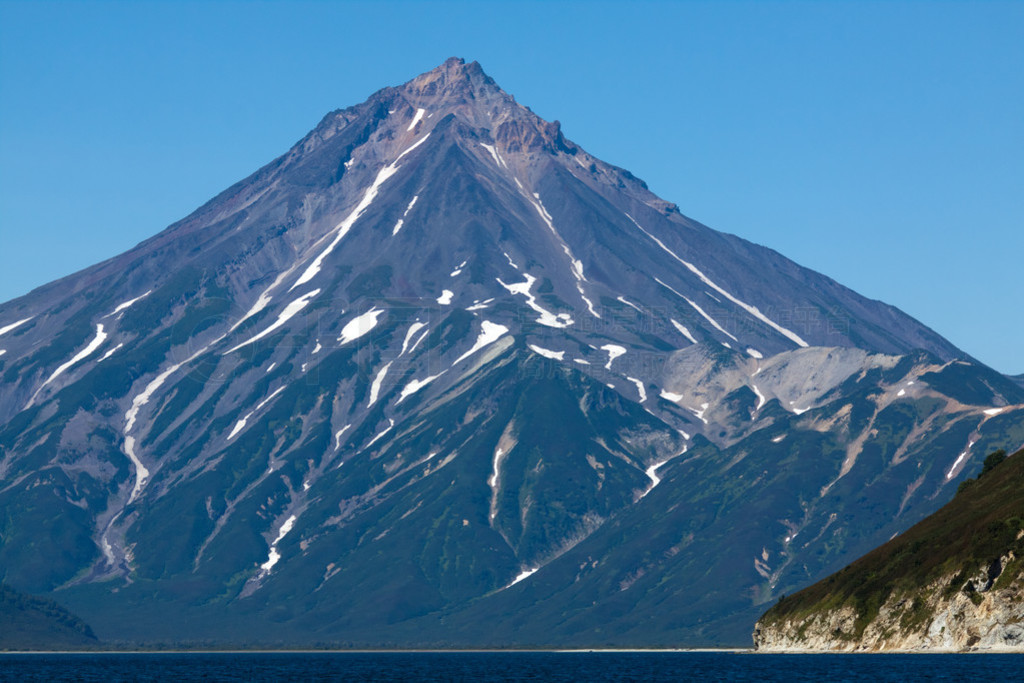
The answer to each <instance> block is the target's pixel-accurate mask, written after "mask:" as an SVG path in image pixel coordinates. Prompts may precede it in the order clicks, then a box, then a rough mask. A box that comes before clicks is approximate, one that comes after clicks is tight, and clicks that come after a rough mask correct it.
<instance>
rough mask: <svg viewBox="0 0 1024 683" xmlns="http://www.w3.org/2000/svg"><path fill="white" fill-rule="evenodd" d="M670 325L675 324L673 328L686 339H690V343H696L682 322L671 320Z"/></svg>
mask: <svg viewBox="0 0 1024 683" xmlns="http://www.w3.org/2000/svg"><path fill="white" fill-rule="evenodd" d="M672 325H674V326H675V328H676V329H677V330H679V333H680V334H681V335H683V336H684V337H686V338H687V339H689V340H690V343H691V344H696V343H697V340H696V339H694V338H693V335H692V334H690V330H688V329H686V326H685V325H683V324H681V323H678V322H676V321H675V320H672Z"/></svg>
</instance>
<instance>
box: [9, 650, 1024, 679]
mask: <svg viewBox="0 0 1024 683" xmlns="http://www.w3.org/2000/svg"><path fill="white" fill-rule="evenodd" d="M1022 675H1024V655H1007V654H970V655H933V654H928V655H925V654H920V655H917V654H908V655H903V654H899V655H896V654H891V655H866V654H860V655H767V654H752V653H743V652H472V653H468V652H458V653H457V652H443V653H442V652H401V653H399V652H392V653H356V652H344V653H334V652H331V653H328V652H316V653H242V654H237V653H216V654H210V653H187V654H181V653H153V654H127V653H116V654H115V653H108V654H0V680H3V681H72V680H73V681H104V682H106V681H346V682H350V681H474V682H475V681H574V682H575V681H871V682H872V683H880V682H882V681H900V682H903V681H917V680H928V681H967V680H986V679H989V680H1000V681H1016V680H1022Z"/></svg>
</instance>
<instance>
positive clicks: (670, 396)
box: [658, 389, 683, 403]
mask: <svg viewBox="0 0 1024 683" xmlns="http://www.w3.org/2000/svg"><path fill="white" fill-rule="evenodd" d="M658 395H659V396H661V397H662V398H663V399H665V400H666V401H671V402H672V403H679V402H680V401H682V400H683V395H682V394H676V393H673V392H671V391H665V390H664V389H662V390H661V393H660V394H658Z"/></svg>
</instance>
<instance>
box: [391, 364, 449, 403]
mask: <svg viewBox="0 0 1024 683" xmlns="http://www.w3.org/2000/svg"><path fill="white" fill-rule="evenodd" d="M445 372H447V371H444V372H439V373H438V374H436V375H431V376H430V377H427V378H426V379H414V380H413V381H411V382H409V383H408V384H406V385H405V387H403V388H402V393H401V394H400V395H399V397H398V400H397V401H396V402H395V405H398V404H399V403H401V402H402V401H404V400H405V399H407V398H408V397H410V396H412V395H413V394H415V393H416V392H417V391H419V390H420V389H422V388H423V387H425V386H427V385H428V384H430V383H431V382H433V381H434V380H435V379H437V378H438V377H440V376H441V375H443V374H444V373H445Z"/></svg>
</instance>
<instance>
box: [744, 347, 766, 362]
mask: <svg viewBox="0 0 1024 683" xmlns="http://www.w3.org/2000/svg"><path fill="white" fill-rule="evenodd" d="M747 354H748V355H749V356H750V357H751V358H756V359H757V360H762V359H764V354H763V353H761V352H760V351H758V350H757V349H752V348H747Z"/></svg>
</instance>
